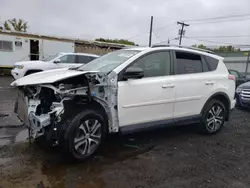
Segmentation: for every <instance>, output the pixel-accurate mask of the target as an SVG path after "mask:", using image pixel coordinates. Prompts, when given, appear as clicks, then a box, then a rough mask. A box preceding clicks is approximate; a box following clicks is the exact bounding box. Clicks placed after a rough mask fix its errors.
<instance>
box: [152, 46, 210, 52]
mask: <svg viewBox="0 0 250 188" xmlns="http://www.w3.org/2000/svg"><path fill="white" fill-rule="evenodd" d="M157 47H178V48H186V49H191V50H198V51H201V52H207V53H210V54H215V53H214V52H213V51H211V50H205V49H201V48H196V47H191V46H181V45H172V44H164V45H153V46H152V48H157Z"/></svg>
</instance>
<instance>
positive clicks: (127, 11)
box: [0, 0, 250, 46]
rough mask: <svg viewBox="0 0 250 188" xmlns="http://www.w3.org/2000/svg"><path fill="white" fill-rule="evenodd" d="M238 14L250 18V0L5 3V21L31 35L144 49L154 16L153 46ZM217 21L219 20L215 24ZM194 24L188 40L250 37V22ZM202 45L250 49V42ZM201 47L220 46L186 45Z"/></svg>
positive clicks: (0, 5) (0, 1)
mask: <svg viewBox="0 0 250 188" xmlns="http://www.w3.org/2000/svg"><path fill="white" fill-rule="evenodd" d="M238 14H250V0H237V1H236V0H72V1H69V0H0V21H1V22H3V21H4V20H7V19H11V18H22V19H24V20H26V21H28V25H29V29H28V31H29V32H35V33H41V34H48V35H58V36H67V37H76V38H81V39H88V40H92V39H95V38H99V37H103V38H123V39H129V40H132V41H135V42H136V43H138V44H140V45H147V44H148V32H149V23H150V16H154V25H153V28H154V29H153V30H154V35H153V43H160V42H164V41H167V40H168V38H170V39H173V38H175V37H177V34H178V29H179V27H178V26H177V24H176V21H182V20H193V19H199V18H210V17H219V16H225V15H238ZM213 21H218V20H212V21H211V20H210V21H209V22H213ZM226 21H228V20H226ZM188 23H190V26H189V27H188V28H186V33H185V35H186V36H187V37H194V38H196V37H200V36H202V37H203V36H232V35H250V16H248V17H242V18H241V19H239V18H237V21H230V22H221V23H208V24H205V22H204V21H203V22H192V21H190V22H188ZM201 40H209V41H213V42H218V43H220V42H221V43H222V44H223V43H233V44H250V36H248V37H242V38H203V39H201ZM171 42H172V43H177V41H175V40H173V41H171ZM201 43H203V44H207V45H213V46H214V45H219V44H216V43H208V42H201V41H196V40H194V39H193V40H191V39H184V40H183V44H184V45H190V44H201Z"/></svg>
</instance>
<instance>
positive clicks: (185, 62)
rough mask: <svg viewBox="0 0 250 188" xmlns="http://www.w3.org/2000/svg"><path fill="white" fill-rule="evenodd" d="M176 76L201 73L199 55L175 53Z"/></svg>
mask: <svg viewBox="0 0 250 188" xmlns="http://www.w3.org/2000/svg"><path fill="white" fill-rule="evenodd" d="M175 54H176V67H177V70H176V74H192V73H200V72H202V60H201V56H200V55H196V54H191V53H187V52H176V53H175Z"/></svg>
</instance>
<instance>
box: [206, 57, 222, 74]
mask: <svg viewBox="0 0 250 188" xmlns="http://www.w3.org/2000/svg"><path fill="white" fill-rule="evenodd" d="M204 59H205V61H206V63H207V65H208V68H209V70H210V71H214V70H215V69H217V66H218V63H219V60H218V59H215V58H213V57H209V56H204Z"/></svg>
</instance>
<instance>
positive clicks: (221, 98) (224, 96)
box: [201, 92, 231, 121]
mask: <svg viewBox="0 0 250 188" xmlns="http://www.w3.org/2000/svg"><path fill="white" fill-rule="evenodd" d="M212 99H216V100H219V101H221V102H222V103H223V104H224V105H225V107H226V110H227V114H226V121H228V119H229V112H230V109H231V102H230V99H229V97H228V95H227V94H226V93H224V92H217V93H214V94H213V95H211V96H210V97H209V98H208V100H207V101H206V103H205V104H204V106H203V108H202V110H201V114H202V113H203V111H204V110H205V107H206V106H207V104H208V103H209V102H210V101H211V100H212Z"/></svg>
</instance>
